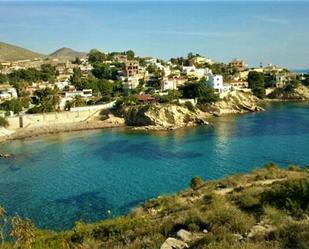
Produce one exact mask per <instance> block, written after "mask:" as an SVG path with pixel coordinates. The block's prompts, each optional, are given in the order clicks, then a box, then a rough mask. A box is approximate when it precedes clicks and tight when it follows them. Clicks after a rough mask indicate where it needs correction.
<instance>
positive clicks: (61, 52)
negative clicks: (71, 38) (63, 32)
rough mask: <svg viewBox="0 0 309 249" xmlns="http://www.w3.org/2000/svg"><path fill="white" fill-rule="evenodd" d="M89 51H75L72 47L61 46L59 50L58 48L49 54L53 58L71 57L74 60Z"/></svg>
mask: <svg viewBox="0 0 309 249" xmlns="http://www.w3.org/2000/svg"><path fill="white" fill-rule="evenodd" d="M86 55H87V53H84V52H78V51H75V50H73V49H71V48H65V47H64V48H60V49H58V50H56V51H55V52H53V53H52V54H50V55H49V56H50V57H52V58H57V59H69V60H73V59H75V58H76V57H78V58H81V57H84V56H86Z"/></svg>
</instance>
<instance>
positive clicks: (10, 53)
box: [0, 42, 45, 61]
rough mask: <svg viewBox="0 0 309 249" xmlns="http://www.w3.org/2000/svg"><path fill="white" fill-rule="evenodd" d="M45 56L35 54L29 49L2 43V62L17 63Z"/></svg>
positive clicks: (0, 55) (0, 47) (0, 48)
mask: <svg viewBox="0 0 309 249" xmlns="http://www.w3.org/2000/svg"><path fill="white" fill-rule="evenodd" d="M42 57H45V55H43V54H40V53H37V52H33V51H31V50H29V49H25V48H21V47H18V46H15V45H11V44H7V43H4V42H0V61H17V60H28V59H35V58H42Z"/></svg>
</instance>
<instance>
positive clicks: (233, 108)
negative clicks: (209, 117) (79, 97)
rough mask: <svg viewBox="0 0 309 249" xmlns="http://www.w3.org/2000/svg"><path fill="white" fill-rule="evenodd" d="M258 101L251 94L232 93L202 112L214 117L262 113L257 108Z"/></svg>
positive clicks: (260, 109) (260, 108) (258, 107)
mask: <svg viewBox="0 0 309 249" xmlns="http://www.w3.org/2000/svg"><path fill="white" fill-rule="evenodd" d="M259 101H260V100H259V99H258V98H257V97H255V96H254V95H253V94H252V93H251V92H243V91H233V92H230V93H228V94H227V95H226V96H225V97H224V98H223V99H221V100H219V101H218V102H215V103H213V104H210V105H208V106H206V107H205V108H203V111H204V112H209V113H211V114H214V115H222V114H237V113H246V112H257V111H264V109H263V108H262V107H260V106H258V103H259Z"/></svg>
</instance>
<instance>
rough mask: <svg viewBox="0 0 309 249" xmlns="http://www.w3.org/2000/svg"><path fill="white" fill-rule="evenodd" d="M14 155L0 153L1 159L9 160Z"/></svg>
mask: <svg viewBox="0 0 309 249" xmlns="http://www.w3.org/2000/svg"><path fill="white" fill-rule="evenodd" d="M11 156H12V155H10V154H6V153H0V158H9V157H11Z"/></svg>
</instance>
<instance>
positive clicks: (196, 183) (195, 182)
mask: <svg viewBox="0 0 309 249" xmlns="http://www.w3.org/2000/svg"><path fill="white" fill-rule="evenodd" d="M202 185H203V181H202V179H201V178H200V177H199V176H195V177H193V178H192V180H191V183H190V187H191V188H192V189H193V190H197V189H198V188H200V187H201V186H202Z"/></svg>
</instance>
